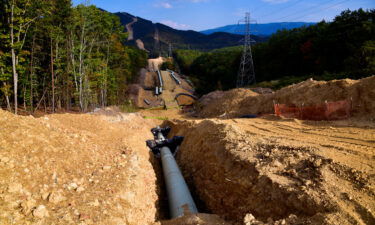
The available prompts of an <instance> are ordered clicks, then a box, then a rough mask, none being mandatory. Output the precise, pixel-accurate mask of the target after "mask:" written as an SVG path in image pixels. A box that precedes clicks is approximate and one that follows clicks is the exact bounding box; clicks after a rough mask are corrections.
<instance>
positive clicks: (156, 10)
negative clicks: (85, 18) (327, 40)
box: [73, 0, 375, 31]
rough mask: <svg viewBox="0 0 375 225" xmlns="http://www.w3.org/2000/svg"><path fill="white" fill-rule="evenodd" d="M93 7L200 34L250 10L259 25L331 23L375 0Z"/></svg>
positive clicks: (210, 0)
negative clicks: (124, 13)
mask: <svg viewBox="0 0 375 225" xmlns="http://www.w3.org/2000/svg"><path fill="white" fill-rule="evenodd" d="M73 2H74V4H75V5H76V4H79V3H82V2H83V1H82V0H73ZM90 4H93V5H96V6H98V7H100V8H102V9H105V10H107V11H109V12H128V13H130V14H133V15H135V16H139V17H142V18H145V19H148V20H152V21H153V22H160V23H164V24H166V25H169V26H171V27H174V28H177V29H183V30H188V29H191V30H197V31H200V30H205V29H210V28H216V27H220V26H225V25H229V24H237V22H238V20H240V19H241V18H243V17H244V15H245V12H247V11H249V12H250V13H251V17H252V19H254V20H256V21H257V22H258V23H269V22H295V21H298V22H300V21H303V22H318V21H321V20H323V19H325V20H326V21H331V20H332V19H333V18H334V17H335V16H336V15H338V14H340V12H341V11H343V10H345V9H351V10H355V9H358V8H364V9H374V8H375V0H91V1H90Z"/></svg>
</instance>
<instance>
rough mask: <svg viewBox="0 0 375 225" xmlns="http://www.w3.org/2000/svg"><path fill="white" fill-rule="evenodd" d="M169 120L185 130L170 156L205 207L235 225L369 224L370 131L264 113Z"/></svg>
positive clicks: (174, 128) (371, 198)
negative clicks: (279, 118) (175, 153)
mask: <svg viewBox="0 0 375 225" xmlns="http://www.w3.org/2000/svg"><path fill="white" fill-rule="evenodd" d="M169 125H171V126H172V131H173V134H171V135H182V136H185V139H184V142H183V144H182V145H181V148H180V151H179V153H178V156H177V159H178V161H179V165H180V166H181V168H182V171H183V174H184V176H185V178H186V179H187V182H188V184H189V185H190V187H191V188H192V190H193V192H194V193H195V194H196V195H197V196H198V197H199V199H200V200H201V201H202V202H204V203H205V206H206V208H207V211H209V212H212V213H215V214H218V215H220V216H222V217H224V218H225V219H227V220H230V221H233V222H235V223H237V224H243V222H245V224H259V223H255V222H254V221H255V220H260V221H262V222H264V223H267V224H373V223H374V222H375V217H374V212H375V205H374V201H375V198H374V192H375V189H374V187H375V186H374V185H375V179H374V174H375V171H374V167H373V165H374V160H373V159H374V156H375V155H374V150H375V145H374V142H373V138H374V132H373V131H374V130H373V129H362V128H347V127H334V128H333V127H332V126H334V124H327V123H323V122H321V123H317V122H314V123H312V124H311V125H302V124H301V123H300V122H298V121H294V120H290V121H278V122H276V121H273V120H265V119H253V120H246V119H235V120H203V121H199V120H197V121H185V122H182V121H178V122H175V123H169ZM301 130H303V132H301ZM333 133H334V134H333ZM335 134H337V135H335ZM301 140H304V141H301ZM254 217H255V218H254ZM251 221H253V222H251Z"/></svg>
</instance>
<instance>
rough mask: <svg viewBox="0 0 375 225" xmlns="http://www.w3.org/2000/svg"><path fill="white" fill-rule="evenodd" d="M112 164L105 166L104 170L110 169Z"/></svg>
mask: <svg viewBox="0 0 375 225" xmlns="http://www.w3.org/2000/svg"><path fill="white" fill-rule="evenodd" d="M110 169H111V166H103V170H110Z"/></svg>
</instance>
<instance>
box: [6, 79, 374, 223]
mask: <svg viewBox="0 0 375 225" xmlns="http://www.w3.org/2000/svg"><path fill="white" fill-rule="evenodd" d="M167 75H168V74H167V72H165V75H164V74H163V75H162V76H163V77H166V78H165V83H167V86H168V87H169V86H173V85H174V84H173V83H170V84H168V82H172V81H173V80H172V79H171V80H170V81H168V80H167V78H168V77H170V76H167ZM373 81H374V77H370V78H366V79H363V80H359V81H351V80H344V81H332V82H326V83H324V82H317V81H306V82H304V83H301V84H296V85H294V86H292V87H287V88H286V89H282V90H280V91H277V92H275V93H269V94H264V96H262V94H258V93H255V92H252V91H250V90H247V89H234V90H231V91H229V92H215V93H212V94H210V95H208V96H205V97H204V98H202V99H201V100H200V101H199V103H197V104H196V109H198V111H197V112H196V113H189V114H186V113H183V112H182V111H181V110H180V109H179V108H178V107H172V108H169V109H168V110H162V109H143V110H139V111H138V112H137V113H123V112H121V111H120V110H119V108H117V107H109V108H105V109H100V110H96V111H95V112H93V113H88V114H77V113H75V114H70V113H65V114H51V115H45V116H42V117H40V118H34V117H32V116H16V115H14V114H12V113H10V112H7V111H3V110H0V178H1V179H0V224H103V225H104V224H105V225H107V224H108V225H111V224H129V225H145V224H166V225H180V224H182V225H183V224H186V225H193V224H212V225H213V224H215V225H216V224H218V225H219V224H235V225H236V224H246V225H250V224H269V225H271V224H375V170H374V165H375V163H374V161H375V121H374V112H375V111H374V110H375V109H374V108H372V107H373V106H374V102H375V100H374V99H375V98H373V96H374V95H373V93H374V92H373V89H372V88H371V84H374V83H373ZM147 82H152V80H149V81H147ZM147 82H146V83H147ZM138 85H140V86H142V87H141V88H142V89H143V86H144V85H146V84H138ZM317 85H318V86H317ZM146 86H147V85H146ZM306 86H309V87H311V90H318V91H316V92H314V91H310V92H308V93H307V94H305V95H303V94H302V93H303V92H302V89H300V88H299V87H306ZM358 86H361V87H362V88H361V92H360V93H359V92H358V90H359V89H358V88H357V87H358ZM372 87H373V86H372ZM325 88H331V89H335V88H337V89H335V90H337V91H335V94H332V95H329V94H326V93H328V91H327V92H324V90H326V89H325ZM288 90H289V92H291V91H292V93H294V95H295V96H297V97H295V98H291V97H289V96H291V95H292V94H290V93H289V92H288ZM339 90H340V91H339ZM166 91H170V92H171V93H172V91H173V90H172V89H170V90H168V88H166ZM316 93H319V94H316ZM174 94H175V93H174V92H173V94H171V95H170V96H169V95H166V96H169V97H170V99H173V98H174V96H173V95H174ZM277 94H279V95H277ZM308 94H310V95H311V96H312V97H311V99H312V100H311V101H310V102H307V100H306V99H308V98H307V97H306V96H307V95H308ZM218 95H219V96H220V98H221V104H220V101H219V100H218V97H217V96H218ZM270 95H272V96H273V97H269V96H270ZM298 96H299V97H298ZM314 96H315V97H314ZM319 98H320V100H319ZM259 99H260V100H259ZM262 99H267V101H265V100H262ZM275 99H276V100H277V101H278V103H285V102H286V101H289V102H290V103H293V104H296V105H298V104H300V102H301V101H304V102H306V103H305V104H316V103H324V101H325V100H328V101H339V100H344V99H352V100H353V102H354V107H353V109H352V112H351V116H350V117H349V118H346V119H343V120H335V121H309V120H299V119H296V118H282V117H277V116H275V115H273V112H272V109H273V108H272V106H273V100H275ZM297 100H298V101H297ZM245 103H246V104H245ZM250 103H251V104H250ZM174 104H176V103H174ZM269 105H270V106H271V109H269ZM270 110H271V111H270ZM247 114H256V115H257V118H238V117H240V116H242V115H247ZM197 116H198V117H197ZM207 117H209V118H207ZM158 125H161V126H167V125H168V126H170V127H171V128H172V129H171V133H170V136H174V135H181V136H184V137H185V138H184V141H183V142H182V145H181V146H180V149H179V151H178V152H177V154H176V160H177V162H178V164H179V166H180V168H181V170H182V173H183V175H184V177H185V179H186V181H187V184H188V186H189V188H190V190H191V192H192V194H193V197H194V198H195V201H196V204H197V206H198V210H199V212H200V213H201V214H194V215H186V216H184V217H182V218H177V219H173V220H169V219H168V218H169V215H168V206H167V203H166V202H167V198H166V194H165V190H164V185H163V177H162V176H163V175H162V172H161V166H160V160H159V159H157V158H155V157H154V156H153V154H151V153H150V151H149V149H148V148H147V147H146V144H145V141H146V140H148V139H152V138H153V137H152V134H151V132H150V129H151V128H153V127H155V126H158Z"/></svg>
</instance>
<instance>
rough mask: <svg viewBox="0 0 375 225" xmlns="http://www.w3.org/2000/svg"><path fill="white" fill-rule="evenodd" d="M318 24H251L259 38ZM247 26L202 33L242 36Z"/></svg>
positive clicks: (203, 32)
mask: <svg viewBox="0 0 375 225" xmlns="http://www.w3.org/2000/svg"><path fill="white" fill-rule="evenodd" d="M315 24H316V23H307V22H282V23H264V24H251V29H252V30H253V34H255V35H257V36H269V35H271V34H274V33H276V32H277V31H278V30H282V29H287V30H291V29H294V28H299V27H303V26H311V25H315ZM244 26H245V25H227V26H224V27H218V28H214V29H209V30H204V31H201V33H202V34H212V33H215V32H227V33H231V34H241V32H240V33H239V32H238V31H241V30H244Z"/></svg>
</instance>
